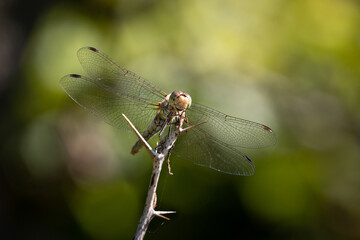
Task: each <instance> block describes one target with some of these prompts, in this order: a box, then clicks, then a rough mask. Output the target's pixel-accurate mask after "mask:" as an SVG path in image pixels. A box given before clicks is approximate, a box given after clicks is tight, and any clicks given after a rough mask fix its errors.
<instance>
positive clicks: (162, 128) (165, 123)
mask: <svg viewBox="0 0 360 240" xmlns="http://www.w3.org/2000/svg"><path fill="white" fill-rule="evenodd" d="M169 122H170V118H168V119H167V120H166V121H165V122H164V124H163V126H162V127H161V130H160V132H159V138H160V136H161V134H162V133H163V132H164V130H165V128H166V126H167V125H168V124H169ZM160 140H161V139H160Z"/></svg>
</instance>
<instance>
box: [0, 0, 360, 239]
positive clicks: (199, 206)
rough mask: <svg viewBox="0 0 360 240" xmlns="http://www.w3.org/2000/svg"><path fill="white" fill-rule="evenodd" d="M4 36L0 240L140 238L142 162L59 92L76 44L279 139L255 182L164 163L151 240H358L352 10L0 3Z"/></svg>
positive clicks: (359, 64)
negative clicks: (161, 215)
mask: <svg viewBox="0 0 360 240" xmlns="http://www.w3.org/2000/svg"><path fill="white" fill-rule="evenodd" d="M0 31H1V32H0V116H1V117H0V139H1V145H0V238H1V239H98V240H103V239H105V240H106V239H131V238H132V236H133V234H134V232H135V229H136V225H137V222H138V219H139V217H140V214H141V212H142V209H143V203H144V200H145V194H146V190H147V187H148V183H149V179H150V172H151V166H152V165H151V160H150V159H149V157H148V155H147V154H146V152H145V151H144V150H142V151H141V153H140V154H138V155H136V156H132V155H131V154H130V149H131V146H132V145H133V143H134V142H135V141H136V138H135V136H134V134H132V133H127V132H123V131H120V130H117V129H114V128H112V127H111V126H109V125H107V124H106V123H104V122H102V121H101V120H99V119H97V118H95V117H93V115H91V114H90V113H88V112H86V111H85V110H84V109H82V108H81V107H79V106H78V105H77V104H76V103H75V102H73V101H72V100H71V99H70V98H69V97H68V96H67V95H66V94H65V92H64V91H63V90H62V89H61V88H60V86H59V80H60V78H61V77H62V76H64V75H66V74H69V73H78V74H83V70H82V69H81V66H80V64H79V62H78V60H77V57H76V51H77V50H78V49H79V48H80V47H83V46H94V47H97V48H99V49H100V50H102V51H103V52H105V53H107V54H108V55H109V56H111V57H112V58H113V59H115V60H116V61H118V62H119V63H120V64H121V65H123V66H125V67H127V68H128V69H130V70H133V71H134V72H136V73H138V74H139V75H141V76H143V77H144V78H146V79H148V80H150V81H151V82H153V83H154V84H155V85H156V86H158V87H160V88H161V89H163V90H165V91H167V92H172V91H173V90H175V89H177V90H182V91H185V92H188V93H189V94H191V96H192V98H193V101H196V102H198V103H202V104H205V105H207V106H210V107H213V108H215V109H218V110H220V111H222V112H225V113H227V114H230V115H233V116H237V117H241V118H245V119H249V120H253V121H256V122H260V123H263V124H266V125H268V126H270V127H271V128H272V129H273V130H274V131H275V132H276V134H277V138H278V142H277V144H276V145H275V146H274V147H270V148H265V149H258V150H251V151H250V150H249V151H245V152H246V154H247V155H249V156H250V158H251V159H253V160H254V161H255V164H256V173H255V175H254V176H252V177H239V176H231V175H226V174H222V173H219V172H216V171H214V170H211V169H207V168H202V167H199V166H196V165H194V164H191V163H190V162H187V161H184V160H182V159H178V158H176V156H174V155H173V156H172V161H171V162H172V171H173V173H174V175H173V176H169V175H168V173H167V171H166V168H165V171H163V173H162V176H161V177H160V186H159V190H158V206H159V209H160V210H176V211H177V214H176V215H173V216H171V221H164V220H159V219H158V220H156V221H154V222H153V223H152V224H151V228H150V230H149V233H148V234H147V236H146V238H147V239H230V238H231V239H240V238H247V239H256V238H260V239H356V238H357V239H358V238H360V111H359V104H360V94H359V93H360V3H359V1H355V0H352V1H351V0H294V1H287V0H255V1H250V0H240V1H238V0H228V1H221V0H210V1H207V0H195V1H192V0H185V1H180V0H176V1H165V0H159V1H149V0H136V1H121V0H120V1H116V0H104V1H101V0H89V1H86V0H83V1H60V0H58V1H57V0H51V1H45V0H34V1H20V0H2V1H1V3H0ZM149 122H150V119H149ZM153 144H154V142H153Z"/></svg>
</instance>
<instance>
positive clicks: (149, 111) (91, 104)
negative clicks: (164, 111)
mask: <svg viewBox="0 0 360 240" xmlns="http://www.w3.org/2000/svg"><path fill="white" fill-rule="evenodd" d="M78 58H79V61H80V63H81V65H82V67H83V68H84V70H85V72H87V74H88V75H89V77H85V76H81V75H77V74H70V75H67V76H64V77H63V78H62V79H61V80H60V85H61V86H62V88H63V89H64V90H65V92H66V93H67V94H68V95H69V96H70V97H71V98H72V99H73V100H74V101H75V102H77V103H78V104H79V105H81V106H82V107H84V108H85V109H87V110H89V111H91V112H92V113H94V114H95V115H97V116H99V117H101V118H103V119H104V120H105V121H106V122H107V123H109V124H111V125H113V126H115V127H117V128H121V129H126V130H128V129H130V127H129V125H128V124H127V123H126V121H125V120H124V119H123V117H122V115H121V113H124V114H125V115H126V116H127V117H128V118H129V119H130V120H131V121H132V122H133V123H134V125H135V126H136V128H137V129H138V130H139V131H144V130H145V129H146V128H147V126H148V125H149V124H150V123H151V121H152V119H154V117H155V115H156V111H155V110H156V109H157V107H158V105H157V103H158V102H161V101H162V100H163V99H164V97H165V95H166V93H164V92H162V91H161V90H159V89H157V88H156V87H155V86H154V85H152V84H151V83H150V82H148V81H146V80H145V79H143V78H141V77H140V76H138V75H136V74H135V73H133V72H130V71H128V70H127V69H125V68H123V67H121V66H120V65H118V64H117V63H116V62H115V61H114V60H112V59H111V58H109V57H108V56H106V55H105V54H103V53H102V52H100V51H99V50H97V49H95V48H92V47H84V48H81V49H80V50H79V51H78Z"/></svg>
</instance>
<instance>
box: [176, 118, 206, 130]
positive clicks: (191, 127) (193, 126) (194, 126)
mask: <svg viewBox="0 0 360 240" xmlns="http://www.w3.org/2000/svg"><path fill="white" fill-rule="evenodd" d="M207 122H208V121H205V122H201V123H198V124H195V125H192V126H190V127H187V128H182V129H181V130H180V132H187V131H189V130H190V129H193V128H196V127H197V126H200V125H202V124H204V123H207Z"/></svg>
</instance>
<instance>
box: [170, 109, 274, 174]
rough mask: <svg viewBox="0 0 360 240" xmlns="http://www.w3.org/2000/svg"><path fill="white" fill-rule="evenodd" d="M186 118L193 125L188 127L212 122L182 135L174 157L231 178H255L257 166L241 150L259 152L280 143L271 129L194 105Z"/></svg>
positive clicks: (177, 143)
mask: <svg viewBox="0 0 360 240" xmlns="http://www.w3.org/2000/svg"><path fill="white" fill-rule="evenodd" d="M186 115H187V117H188V120H189V122H188V123H187V124H184V125H185V127H186V126H191V125H194V124H197V123H201V122H205V121H208V122H207V123H205V124H202V125H200V126H197V127H195V128H193V129H191V130H190V131H188V132H186V133H185V134H183V135H181V136H180V137H179V138H178V140H177V141H176V146H175V148H174V153H175V154H177V155H179V156H180V157H181V158H184V159H187V160H189V161H191V162H194V163H196V164H198V165H201V166H206V167H210V168H213V169H215V170H218V171H221V172H225V173H229V174H235V175H244V176H246V175H252V174H253V173H254V171H255V169H254V165H253V163H252V162H251V160H250V159H249V158H248V157H247V156H246V155H244V154H243V153H242V152H241V151H240V148H259V147H265V146H270V145H273V144H275V142H276V136H275V134H274V133H273V131H272V130H271V129H270V128H269V127H267V126H265V125H262V124H259V123H255V122H251V121H247V120H244V119H241V118H235V117H231V116H228V115H226V114H223V113H221V112H218V111H216V110H214V109H211V108H208V107H205V106H202V105H198V104H193V105H192V106H191V107H190V108H189V109H188V110H186Z"/></svg>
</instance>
